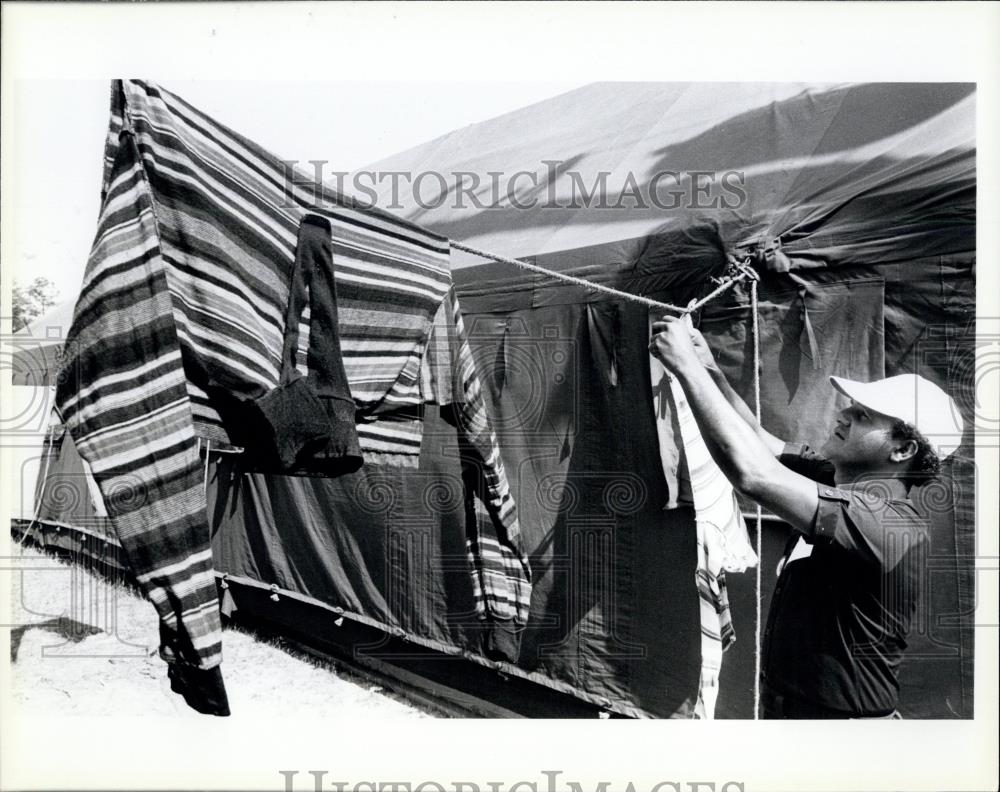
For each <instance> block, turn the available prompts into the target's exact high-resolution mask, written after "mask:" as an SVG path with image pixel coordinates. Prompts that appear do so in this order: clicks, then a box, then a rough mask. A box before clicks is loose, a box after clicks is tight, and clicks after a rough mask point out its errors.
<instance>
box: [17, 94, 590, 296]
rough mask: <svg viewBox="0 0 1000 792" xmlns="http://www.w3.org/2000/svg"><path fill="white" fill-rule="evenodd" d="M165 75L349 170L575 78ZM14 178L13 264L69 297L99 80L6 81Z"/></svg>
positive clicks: (265, 140) (219, 109)
mask: <svg viewBox="0 0 1000 792" xmlns="http://www.w3.org/2000/svg"><path fill="white" fill-rule="evenodd" d="M160 84H161V85H163V87H165V88H167V89H169V90H171V91H173V92H174V93H176V94H178V95H179V96H181V97H182V98H184V99H185V100H187V101H188V102H190V103H191V104H193V105H194V106H195V107H197V108H199V109H200V110H203V111H204V112H206V113H207V114H208V115H210V116H212V117H213V118H215V119H216V120H218V121H220V122H221V123H223V124H226V125H227V126H229V127H231V128H233V129H235V130H236V131H237V132H240V133H241V134H243V135H244V136H246V137H248V138H250V139H251V140H253V141H255V142H256V143H259V144H260V145H262V146H263V147H264V148H266V149H268V150H270V151H273V152H274V153H275V154H278V155H280V156H282V157H286V158H288V159H299V160H302V161H303V162H305V161H308V160H313V159H319V160H326V161H327V162H328V163H329V164H328V165H327V166H324V171H326V172H332V171H336V170H341V171H352V170H356V169H358V168H361V167H363V166H365V165H368V164H371V163H374V162H376V161H378V160H381V159H384V158H385V157H388V156H390V155H392V154H396V153H398V152H400V151H404V150H406V149H408V148H412V147H413V146H416V145H419V144H421V143H425V142H427V141H428V140H432V139H434V138H436V137H438V136H440V135H443V134H446V133H448V132H451V131H452V130H455V129H458V128H461V127H463V126H467V125H469V124H474V123H477V122H479V121H484V120H487V119H489V118H493V117H495V116H498V115H502V114H504V113H507V112H510V111H511V110H515V109H517V108H520V107H524V106H526V105H529V104H533V103H534V102H537V101H540V100H543V99H546V98H548V97H551V96H555V95H557V94H560V93H565V92H566V91H570V90H573V89H574V88H577V87H579V86H580V85H582V84H584V83H580V82H565V81H564V82H429V81H423V82H391V81H366V82H291V81H277V80H273V81H260V80H254V81H233V80H227V81H220V80H164V81H162V82H161V83H160ZM13 90H14V108H15V113H16V116H15V118H16V121H17V123H16V124H15V125H14V129H13V133H12V137H13V140H12V141H11V144H12V150H13V152H14V163H15V165H14V168H13V179H12V181H13V185H12V187H11V192H10V193H9V195H7V196H5V197H4V207H5V210H9V211H13V212H14V213H16V216H17V217H18V222H17V223H16V224H15V225H14V226H13V228H12V230H11V233H12V234H13V236H14V238H13V239H12V240H10V241H11V247H10V251H11V260H10V261H9V262H5V269H6V264H8V263H9V264H10V265H11V269H10V270H9V272H10V273H11V274H12V276H13V278H14V280H15V281H16V282H18V283H21V284H25V283H29V282H30V281H31V280H33V279H34V278H35V277H37V276H42V277H45V278H48V279H49V280H50V281H52V282H53V283H55V284H56V287H57V289H58V292H59V294H58V299H59V300H60V301H62V300H68V299H72V298H74V297H75V295H76V292H77V290H78V289H79V286H80V282H81V279H82V277H83V269H84V266H85V264H86V260H87V254H88V251H89V249H90V245H91V242H92V241H93V235H94V231H95V228H96V223H97V214H98V211H99V208H100V206H99V204H100V188H101V167H102V156H103V147H104V136H105V133H106V130H107V123H108V102H109V83H108V81H107V80H56V81H54V80H44V81H42V80H24V81H18V82H15V83H14V89H13Z"/></svg>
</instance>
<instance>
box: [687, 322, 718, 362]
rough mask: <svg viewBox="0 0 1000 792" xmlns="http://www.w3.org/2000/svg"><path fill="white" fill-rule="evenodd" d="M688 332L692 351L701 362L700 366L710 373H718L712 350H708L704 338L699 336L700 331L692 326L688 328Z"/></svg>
mask: <svg viewBox="0 0 1000 792" xmlns="http://www.w3.org/2000/svg"><path fill="white" fill-rule="evenodd" d="M690 332H691V343H692V345H693V346H694V351H695V354H696V355H697V356H698V360H700V361H701V365H703V366H704V367H705V368H707V369H708V370H709V371H711V372H716V371H719V370H720V369H719V365H718V364H717V363H716V362H715V356H714V355H713V354H712V350H711V349H710V348H709V346H708V342H707V341H706V340H705V336H703V335H702V334H701V331H700V330H698V329H696V328H695V327H693V326H692V327H691V328H690Z"/></svg>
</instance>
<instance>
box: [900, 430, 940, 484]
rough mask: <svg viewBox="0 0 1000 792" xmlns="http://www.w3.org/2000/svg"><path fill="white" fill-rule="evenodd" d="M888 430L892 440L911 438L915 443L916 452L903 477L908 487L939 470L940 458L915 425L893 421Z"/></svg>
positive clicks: (926, 479) (930, 476)
mask: <svg viewBox="0 0 1000 792" xmlns="http://www.w3.org/2000/svg"><path fill="white" fill-rule="evenodd" d="M890 432H891V435H892V439H893V440H899V441H902V442H905V441H907V440H913V441H914V442H915V443H916V444H917V453H916V454H914V456H913V459H911V460H910V469H909V471H908V472H907V474H906V475H905V476H904V477H903V480H904V481H905V482H906V485H907V486H908V487H912V486H915V485H919V484H924V483H926V482H928V481H930V480H931V479H933V478H935V477H936V476H937V475H938V474H939V473H940V472H941V460H940V459H939V458H938V455H937V452H936V451H935V450H934V447H933V446H932V445H931V443H930V441H929V440H928V439H927V438H926V437H924V436H923V435H922V434H921V433H920V432H919V431H918V430H917V428H916V427H915V426H913V425H912V424H908V423H906V421H894V422H893V424H892V429H891V430H890Z"/></svg>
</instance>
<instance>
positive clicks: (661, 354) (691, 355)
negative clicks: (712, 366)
mask: <svg viewBox="0 0 1000 792" xmlns="http://www.w3.org/2000/svg"><path fill="white" fill-rule="evenodd" d="M692 332H693V327H692V326H691V318H690V317H689V316H670V315H669V314H668V315H666V316H664V317H663V318H662V319H660V320H659V321H658V322H653V333H654V335H653V339H652V340H651V341H650V342H649V351H650V353H651V354H652V355H653V356H654V357H655V358H656V359H657V360H659V361H660V362H661V363H662V364H663V365H664V366H665V367H666V368H667V369H669V370H670V371H672V372H674V373H675V374H676V373H677V372H679V371H680V370H682V369H683V368H684V367H685V366H691V365H698V366H699V367H701V366H703V365H704V363H703V362H702V360H701V358H700V356H699V353H698V351H697V350H696V348H695V342H694V339H693V338H692V335H691V334H692ZM702 343H704V339H702ZM706 349H707V346H706ZM708 354H709V356H711V353H710V352H709V353H708ZM713 363H714V361H713Z"/></svg>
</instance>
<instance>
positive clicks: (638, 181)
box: [354, 83, 975, 268]
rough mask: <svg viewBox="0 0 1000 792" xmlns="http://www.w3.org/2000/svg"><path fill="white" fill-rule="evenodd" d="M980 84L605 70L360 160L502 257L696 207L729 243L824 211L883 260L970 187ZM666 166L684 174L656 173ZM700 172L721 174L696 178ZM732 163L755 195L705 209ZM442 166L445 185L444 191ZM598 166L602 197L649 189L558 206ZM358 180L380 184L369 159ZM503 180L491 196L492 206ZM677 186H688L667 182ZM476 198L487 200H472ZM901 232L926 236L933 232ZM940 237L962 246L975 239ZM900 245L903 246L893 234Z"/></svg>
mask: <svg viewBox="0 0 1000 792" xmlns="http://www.w3.org/2000/svg"><path fill="white" fill-rule="evenodd" d="M974 91H975V86H974V85H973V84H971V83H970V84H953V83H934V84H929V83H928V84H902V83H885V84H860V85H806V84H798V83H794V84H785V83H597V84H593V85H588V86H584V87H583V88H579V89H577V90H575V91H572V92H570V93H566V94H563V95H561V96H558V97H555V98H553V99H550V100H546V101H543V102H539V103H537V104H534V105H530V106H528V107H525V108H522V109H520V110H517V111H514V112H511V113H508V114H506V115H503V116H500V117H498V118H494V119H492V120H489V121H484V122H482V123H479V124H474V125H472V126H468V127H465V128H463V129H459V130H456V131H454V132H451V133H449V134H447V135H444V136H443V137H440V138H437V139H436V140H433V141H430V142H429V143H426V144H424V145H422V146H418V147H416V148H413V149H410V150H408V151H405V152H402V153H400V154H398V155H395V156H393V157H389V158H388V159H385V160H382V161H380V162H378V163H375V164H374V165H372V166H370V167H369V168H366V169H365V171H374V172H375V173H376V174H378V175H379V176H380V181H379V182H378V184H377V185H376V186H375V191H376V192H377V194H378V198H377V204H378V206H380V207H382V208H384V209H388V210H389V211H391V212H393V213H394V214H397V215H400V216H402V217H404V218H406V219H408V220H412V221H414V222H416V223H420V224H421V225H423V226H424V227H426V228H429V229H431V230H434V231H437V232H438V233H441V234H444V235H446V236H449V237H452V238H455V239H461V240H463V241H465V242H467V243H469V244H470V245H473V246H477V247H481V248H485V249H487V250H490V251H495V252H497V253H500V254H504V255H517V256H537V255H544V254H546V253H552V252H556V251H564V250H571V249H576V248H582V247H592V246H595V245H601V244H605V243H609V242H616V241H621V240H626V239H634V238H638V237H643V236H647V235H649V234H652V233H656V232H660V231H664V230H668V229H670V228H672V227H673V228H685V227H689V226H690V225H691V223H692V222H695V221H701V220H708V221H710V222H712V223H715V224H717V225H718V226H719V227H720V229H721V230H723V233H724V236H726V237H727V242H728V243H729V244H731V245H733V244H740V243H747V242H748V241H749V240H755V239H757V238H758V237H761V236H764V235H773V234H786V233H788V232H791V235H792V236H793V237H794V236H795V235H796V229H798V228H800V227H802V226H803V224H805V226H806V227H807V228H811V225H810V224H815V221H816V219H817V218H819V219H821V220H822V225H823V231H824V233H827V234H832V235H833V243H834V244H835V246H836V247H838V248H840V249H841V251H840V252H841V253H843V252H844V251H843V248H844V246H845V245H847V246H851V245H853V246H854V248H853V249H852V250H853V253H854V254H857V255H861V256H862V257H868V258H869V259H871V258H873V257H874V258H875V259H884V258H885V256H886V255H888V254H890V252H891V251H890V250H889V249H888V248H887V247H885V246H884V245H882V246H879V245H876V246H874V247H873V246H872V242H873V239H874V237H876V236H878V234H882V236H883V237H884V236H885V234H884V229H885V228H887V227H888V228H891V227H893V226H897V227H898V225H899V224H900V223H902V224H904V225H907V226H910V225H912V224H913V223H914V222H915V221H918V220H919V221H921V222H923V221H927V220H928V219H929V220H933V217H932V215H933V212H934V211H935V210H936V208H937V207H936V205H935V204H933V201H932V204H931V205H928V204H927V203H926V201H925V198H924V197H923V196H924V192H925V191H929V192H930V194H931V195H940V194H941V191H942V190H954V189H959V190H963V191H972V190H974V180H975V96H974ZM547 162H549V163H558V164H546V163H547ZM553 171H554V174H553ZM666 171H672V172H675V173H678V174H679V178H678V180H676V181H674V180H673V178H672V177H670V176H666V177H660V178H659V179H657V178H656V177H657V174H660V173H663V172H666ZM696 171H701V172H708V173H709V174H714V175H709V176H701V177H697V176H694V175H693V174H694V172H696ZM390 172H399V173H405V174H409V180H408V179H407V177H406V176H399V177H396V178H395V179H394V178H393V177H390V176H388V175H387V174H389V173H390ZM491 172H492V173H497V174H500V175H499V177H491V176H490V175H489V174H490V173H491ZM523 172H527V173H528V174H535V175H536V176H537V186H533V185H532V183H531V182H532V179H531V177H530V176H527V175H522V176H518V177H516V179H515V176H516V174H518V173H523ZM726 172H734V173H737V174H741V177H740V178H742V179H743V184H744V191H745V193H746V199H745V200H744V201H742V202H741V203H740V205H738V206H735V207H732V208H729V207H724V206H721V205H720V206H717V207H707V208H706V207H703V206H697V205H696V204H703V203H705V201H706V200H708V201H715V200H718V201H719V202H720V204H721V200H720V199H721V198H724V197H726V196H727V195H729V196H730V200H729V201H728V202H729V203H731V204H732V203H736V201H737V197H736V195H735V193H732V194H730V193H726V192H720V190H721V189H722V188H721V178H722V174H724V173H726ZM435 173H436V174H440V175H441V176H443V178H444V183H445V184H446V185H447V189H448V190H449V195H448V197H447V200H446V201H444V202H443V203H440V202H439V201H438V200H437V196H438V195H439V193H440V190H441V179H439V178H438V177H437V176H434V175H433V174H435ZM459 173H466V174H476V176H477V177H478V178H479V182H480V186H479V188H478V189H475V190H472V191H471V192H470V193H466V194H465V195H463V196H457V195H456V181H458V179H459V178H462V179H463V180H464V184H465V185H471V184H472V180H473V179H474V178H475V177H473V176H470V175H467V176H465V177H458V176H457V174H459ZM602 173H604V174H607V176H606V179H607V188H606V190H605V191H604V192H603V194H604V195H605V196H606V197H607V198H608V200H607V201H606V204H608V205H610V206H614V205H615V204H616V202H617V201H618V199H619V198H620V197H621V195H622V191H623V189H625V190H626V192H628V191H630V190H634V188H633V187H632V186H631V184H630V182H629V178H630V177H631V178H632V179H633V180H634V181H633V183H634V185H636V186H637V187H638V193H639V195H640V196H646V200H644V201H642V200H640V202H637V201H634V200H629V198H628V196H627V195H626V196H625V197H624V198H623V199H622V202H621V206H620V207H619V208H598V207H597V206H595V205H594V204H595V203H596V199H595V200H594V201H592V202H591V205H590V207H586V206H578V208H575V209H574V208H569V209H567V208H564V207H553V204H554V203H556V202H558V203H568V202H569V201H570V199H571V198H572V197H573V190H574V187H575V190H576V195H577V198H582V196H581V194H580V186H581V185H582V186H583V187H584V189H585V190H586V191H588V192H589V191H591V190H592V188H593V186H594V185H595V184H599V179H600V176H601V174H602ZM421 174H428V175H424V176H421ZM572 174H576V176H573V175H572ZM354 178H355V181H356V183H357V181H358V180H359V179H360V181H361V183H362V184H364V185H370V184H371V183H372V178H371V177H370V176H368V177H364V176H361V175H360V172H358V173H355V174H354ZM417 178H420V184H419V188H420V189H419V195H416V196H415V195H414V192H416V191H414V190H412V189H411V184H413V183H415V180H416V179H417ZM730 178H731V179H736V178H737V177H736V176H733V177H730ZM574 179H576V183H575V184H574ZM692 179H699V180H700V183H702V184H704V183H705V181H706V180H710V179H714V180H715V184H714V187H713V188H712V190H711V192H710V194H709V196H708V198H707V199H706V198H705V197H704V195H702V196H700V197H699V196H694V195H693V194H692ZM394 181H395V182H396V185H395V189H396V195H394V194H393V189H394V184H393V182H394ZM494 181H496V182H498V184H499V192H498V194H499V197H500V199H501V200H499V201H497V202H496V203H497V204H498V205H497V206H491V205H492V204H493V203H494V202H495V201H494V198H495V197H496V195H497V193H496V192H495V190H496V188H495V187H494V186H493V182H494ZM508 187H510V188H512V190H511V191H512V193H513V194H514V195H515V196H516V198H517V200H519V201H520V202H522V203H526V202H530V201H531V200H532V199H535V200H536V201H537V205H536V206H535V207H534V208H530V209H522V208H517V207H513V206H511V205H510V201H509V200H507V199H506V193H507V190H508ZM650 189H653V190H654V191H655V194H656V195H657V197H658V200H659V203H660V204H661V206H656V205H655V204H654V202H653V201H652V200H651V198H652V193H650V192H649V190H650ZM678 190H679V191H680V193H682V195H681V197H679V198H678V197H673V198H672V197H671V196H670V195H669V192H670V191H678ZM359 194H360V193H359ZM598 194H601V191H600V190H598ZM633 194H634V193H633ZM970 194H972V195H974V193H971V192H970ZM473 195H474V196H475V197H476V198H478V199H479V201H480V203H481V204H484V205H485V206H486V207H489V208H480V207H477V206H476V205H475V202H474V200H473V197H472V196H473ZM418 198H419V199H420V200H421V201H422V203H423V204H424V205H423V206H421V205H419V202H418ZM952 198H954V195H952ZM553 199H554V200H553ZM439 203H440V205H438V204H439ZM577 203H578V204H579V203H580V201H578V202H577ZM672 203H680V204H681V205H679V206H671V205H670V204H672ZM642 204H645V205H642ZM663 205H665V207H664V206H663ZM954 205H955V204H954V200H952V202H951V206H950V209H951V210H954ZM972 205H973V207H974V199H973V204H972ZM844 207H847V209H848V210H847V211H846V212H845V211H843V209H844ZM879 207H882V208H879ZM831 212H832V213H833V214H836V215H838V217H836V218H832V216H831ZM866 218H868V219H870V220H871V221H872V223H874V224H876V225H877V226H878V228H873V227H872V223H867V221H866ZM866 223H867V224H866ZM966 230H967V229H966ZM785 241H787V240H785ZM821 241H822V242H823V244H824V245H826V246H827V247H830V246H831V240H829V239H826V238H825V237H824V238H823V239H822V240H821ZM903 241H904V242H905V244H904V245H903V246H904V247H907V246H908V247H918V246H924V247H925V246H926V245H927V243H928V238H927V237H926V236H925V235H917V237H914V238H907V239H906V240H903ZM934 244H936V245H938V246H940V244H947V245H951V246H952V247H957V248H964V247H965V246H967V245H968V237H967V236H966V237H963V239H962V240H956V239H954V238H951V237H949V238H948V240H946V241H945V242H944V243H941V242H935V243H934ZM892 245H893V247H892V251H896V250H898V249H899V247H900V240H899V239H898V238H896V239H895V240H894V242H893V243H892ZM858 246H860V247H858ZM973 246H974V243H973ZM793 247H794V246H793ZM810 247H811V248H816V247H817V245H816V244H815V241H814V243H813V244H812V245H811V246H810ZM848 252H850V251H848ZM833 257H834V258H836V256H835V255H834V256H833ZM848 258H849V257H848ZM477 263H481V261H480V260H479V259H476V258H474V257H471V256H468V255H467V254H460V253H456V254H455V256H454V259H453V266H454V267H455V268H460V267H463V266H468V265H470V264H477Z"/></svg>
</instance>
